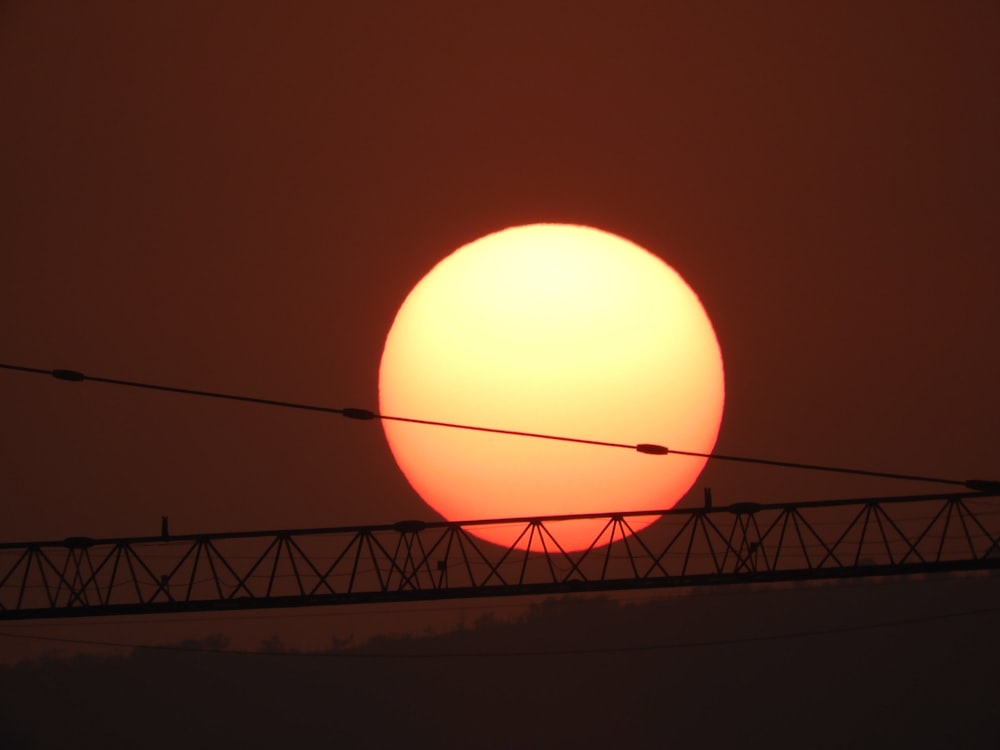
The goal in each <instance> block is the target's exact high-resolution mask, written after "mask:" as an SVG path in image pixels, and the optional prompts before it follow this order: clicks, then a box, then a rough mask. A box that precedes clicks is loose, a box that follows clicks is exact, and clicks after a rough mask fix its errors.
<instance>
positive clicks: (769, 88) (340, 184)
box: [0, 0, 1000, 540]
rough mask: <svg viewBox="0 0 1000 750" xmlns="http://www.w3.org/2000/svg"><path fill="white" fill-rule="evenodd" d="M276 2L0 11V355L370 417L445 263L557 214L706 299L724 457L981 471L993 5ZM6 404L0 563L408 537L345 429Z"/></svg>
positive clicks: (791, 486) (407, 495) (867, 488)
mask: <svg viewBox="0 0 1000 750" xmlns="http://www.w3.org/2000/svg"><path fill="white" fill-rule="evenodd" d="M292 5H294V9H289V8H287V7H285V5H284V4H274V3H247V2H232V3H202V2H192V3H183V2H171V3H132V2H98V3H76V2H65V3H44V4H39V3H33V2H7V3H4V4H3V6H2V9H0V101H2V102H3V116H2V117H0V191H2V195H0V248H2V249H0V259H2V261H0V320H2V325H0V361H3V362H10V363H16V364H25V365H30V366H37V367H45V368H49V367H71V368H76V369H80V370H83V371H85V372H87V373H88V374H92V375H103V376H110V377H119V378H126V379H135V380H148V381H153V382H162V383H167V384H172V385H178V386H186V387H193V388H203V389H209V390H225V391H232V392H237V393H242V394H248V395H258V396H265V397H270V398H277V399H287V400H294V401H304V402H312V403H320V404H327V405H331V406H367V407H373V406H375V405H376V396H377V392H376V387H377V383H376V375H377V367H378V362H379V356H380V353H381V347H382V343H383V340H384V337H385V334H386V332H387V331H388V328H389V326H390V324H391V322H392V319H393V316H394V314H395V311H396V309H397V307H398V306H399V304H400V303H401V302H402V300H403V298H404V297H405V295H406V294H407V292H408V291H409V289H410V288H411V287H412V286H413V285H414V284H415V283H416V282H417V281H418V280H419V278H420V277H421V276H422V275H423V274H424V273H425V272H426V271H427V270H429V269H430V268H431V266H432V265H433V264H434V263H436V262H437V261H438V260H439V259H440V258H442V257H443V256H444V255H446V254H447V253H449V252H450V251H451V250H452V249H454V248H456V247H457V246H459V245H460V244H463V243H465V242H467V241H470V240H472V239H474V238H476V237H478V236H481V235H483V234H486V233H488V232H491V231H494V230H497V229H500V228H502V227H505V226H509V225H512V224H518V223H526V222H534V221H566V222H580V223H586V224H591V225H594V226H597V227H601V228H604V229H607V230H610V231H614V232H617V233H619V234H622V235H624V236H626V237H628V238H630V239H632V240H634V241H636V242H639V243H640V244H643V245H645V246H646V247H648V248H649V249H651V250H653V251H654V252H656V253H658V254H659V255H661V256H662V257H663V258H664V259H665V260H666V261H667V262H668V263H670V264H671V265H673V266H674V267H675V268H677V269H678V270H679V271H680V272H681V273H682V274H683V275H684V276H685V277H686V278H687V280H688V281H689V282H690V283H691V285H692V286H693V287H694V288H695V289H696V290H697V291H698V293H699V294H700V295H701V297H702V300H703V302H704V304H705V306H706V308H707V310H708V312H709V314H710V316H711V317H712V318H713V320H714V323H715V325H716V329H717V332H718V336H719V339H720V343H721V346H722V350H723V356H724V359H725V363H726V370H727V380H728V383H727V385H728V402H727V409H726V413H725V416H724V419H723V426H722V432H721V435H720V440H719V444H718V450H720V451H721V452H724V453H734V454H745V455H753V456H766V457H771V458H780V459H787V460H801V461H808V462H817V463H835V464H837V463H839V464H846V465H849V466H858V467H862V468H874V469H883V470H888V471H900V472H907V473H918V474H931V475H941V476H946V477H956V478H959V479H964V478H968V477H971V476H985V477H992V478H998V477H1000V461H998V457H997V444H998V439H997V427H996V426H997V423H998V417H1000V397H998V395H997V388H996V384H997V383H998V382H1000V349H998V347H997V328H998V323H1000V313H998V311H997V297H996V289H997V278H998V275H1000V254H998V237H1000V210H998V209H1000V182H998V180H997V175H998V174H1000V141H998V139H997V133H1000V97H998V95H997V91H998V90H1000V87H998V85H997V84H998V72H1000V68H998V63H1000V47H998V46H997V44H996V40H997V39H998V38H1000V6H998V5H997V4H996V3H994V2H962V3H951V4H945V3H937V2H933V3H930V2H928V3H920V2H899V3H886V2H883V3H838V4H834V3H822V4H820V3H808V4H805V5H803V4H802V3H798V2H783V3H776V2H765V3H743V2H730V3H711V4H704V3H669V2H662V1H660V0H657V1H655V2H654V1H651V2H615V3H611V2H575V1H574V2H571V1H569V0H567V1H566V2H537V0H533V1H532V2H523V3H522V2H504V3H491V4H486V3H468V2H425V3H409V2H396V3H384V2H381V3H380V2H358V3H315V4H312V5H311V6H310V5H309V4H305V3H296V4H292ZM0 413H2V419H0V537H2V538H3V539H4V540H27V539H32V538H61V537H63V536H67V535H71V534H73V535H78V534H79V535H91V536H111V535H121V534H128V535H132V534H145V533H157V532H158V530H159V518H160V516H161V515H169V516H170V517H171V523H172V528H173V529H174V530H176V531H178V532H186V531H212V530H230V529H232V530H237V529H251V528H280V527H297V526H313V525H341V524H352V523H367V522H384V521H395V520H397V519H400V518H430V517H432V513H431V512H430V511H429V510H428V509H426V508H425V507H424V506H423V504H422V503H421V501H420V500H419V498H417V497H416V496H415V495H414V494H413V493H412V492H411V491H410V490H409V488H408V487H407V485H406V484H405V482H404V481H403V479H402V476H401V475H400V474H399V472H398V471H397V469H396V468H395V465H394V463H393V461H392V458H391V456H390V454H389V451H388V449H387V447H386V445H385V442H384V439H383V437H382V434H381V431H380V429H379V428H378V426H377V425H374V424H370V423H369V424H363V423H355V422H347V421H344V420H341V419H339V418H337V417H328V416H321V415H310V414H303V413H298V412H291V411H282V410H275V409H268V408H264V407H252V406H246V405H239V404H232V403H224V402H213V401H204V400H198V399H189V398H183V397H177V396H169V395H165V394H151V393H144V392H138V391H130V390H124V389H116V388H113V387H109V386H101V385H97V384H78V385H73V384H65V383H58V382H55V381H52V380H48V379H44V378H39V377H37V376H28V375H23V374H18V373H11V372H0ZM587 437H593V438H596V439H600V437H601V436H599V435H597V436H587ZM643 439H644V438H643V436H641V435H637V436H636V441H637V442H641V441H642V440H643ZM675 447H678V448H682V447H683V446H675ZM703 485H711V486H712V487H713V489H714V491H715V493H716V496H717V497H718V498H721V499H722V500H724V501H731V500H750V499H779V500H782V499H797V498H818V497H826V496H839V495H844V494H847V495H854V494H864V493H874V494H886V493H899V492H906V491H909V490H921V491H924V490H925V489H926V490H930V489H933V488H930V487H928V488H924V487H919V486H911V485H898V484H891V483H881V482H843V481H838V482H831V481H830V480H829V479H828V478H827V477H825V476H817V475H810V474H801V473H796V472H776V471H775V470H767V471H764V470H749V469H747V468H743V467H738V466H737V467H733V466H726V465H715V466H711V467H710V468H709V469H708V471H707V472H706V473H705V474H704V475H703V479H702V480H701V481H700V482H699V484H698V490H697V491H698V492H699V493H700V487H701V486H703ZM611 505H613V501H609V506H611ZM609 509H612V508H611V507H609Z"/></svg>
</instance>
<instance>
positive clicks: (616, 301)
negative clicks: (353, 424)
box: [379, 224, 724, 550]
mask: <svg viewBox="0 0 1000 750" xmlns="http://www.w3.org/2000/svg"><path fill="white" fill-rule="evenodd" d="M723 400H724V382H723V369H722V355H721V353H720V351H719V344H718V341H717V340H716V337H715V332H714V331H713V329H712V324H711V322H710V321H709V319H708V316H707V315H706V313H705V310H704V308H703V307H702V305H701V302H700V301H699V300H698V297H697V296H696V295H695V293H694V292H693V291H692V290H691V288H690V287H689V286H688V285H687V284H686V283H685V282H684V280H683V279H682V278H681V277H680V275H678V274H677V272H675V271H674V270H673V269H672V268H670V267H669V266H668V265H667V264H666V263H664V262H663V261H662V260H660V259H659V258H657V257H656V256H654V255H652V254H651V253H649V252H647V251H646V250H644V249H642V248H641V247H639V246H638V245H635V244H633V243H631V242H629V241H628V240H625V239H623V238H621V237H618V236H616V235H613V234H609V233H607V232H603V231H600V230H597V229H593V228H590V227H583V226H573V225H564V224H532V225H528V226H519V227H512V228H509V229H505V230H503V231H501V232H497V233H495V234H490V235H487V236H486V237H482V238H481V239H478V240H476V241H475V242H472V243H470V244H468V245H465V246H464V247H461V248H459V249H458V250H456V251H455V252H454V253H452V254H451V255H449V256H448V257H447V258H445V259H444V260H442V261H441V262H440V263H438V264H437V265H436V266H435V267H434V268H433V269H432V270H431V271H430V273H428V274H427V275H426V276H425V277H424V278H423V279H422V280H421V281H420V282H419V283H418V284H417V285H416V286H415V287H414V288H413V290H412V291H411V292H410V294H409V296H408V297H407V298H406V300H405V301H404V302H403V305H402V307H400V309H399V312H398V313H397V315H396V319H395V321H394V322H393V325H392V328H391V329H390V331H389V335H388V338H387V339H386V343H385V350H384V352H383V354H382V363H381V367H380V370H379V408H380V410H381V412H382V413H383V414H387V415H394V416H404V417H412V418H418V419H427V420H435V421H442V422H454V423H458V424H467V425H479V426H485V427H494V428H501V429H507V430H517V431H525V432H536V433H547V434H553V435H564V436H569V437H577V438H586V439H590V440H601V441H609V442H621V443H628V444H636V443H657V444H660V445H665V446H668V447H671V448H677V449H680V450H686V451H696V452H703V453H709V452H711V450H712V448H713V447H714V445H715V440H716V437H717V436H718V432H719V425H720V422H721V420H722V406H723ZM383 425H384V428H385V433H386V437H387V439H388V441H389V446H390V448H391V450H392V453H393V456H394V457H395V459H396V462H397V463H398V464H399V467H400V469H402V471H403V474H405V476H406V478H407V479H408V480H409V482H410V484H411V485H412V486H413V488H414V489H415V490H416V491H417V492H418V493H419V494H420V496H421V497H422V498H423V499H424V500H425V501H426V502H427V504H428V505H430V506H431V507H432V508H434V510H436V511H437V512H438V513H440V514H441V515H442V516H444V517H445V518H446V519H448V520H451V521H465V520H472V519H477V518H513V517H521V516H539V515H555V514H564V513H592V512H606V511H629V510H663V509H666V508H670V507H672V506H673V505H674V504H675V503H676V502H677V501H678V500H679V499H680V498H681V497H682V496H683V495H684V493H686V492H687V491H688V490H689V489H690V488H691V485H692V484H693V483H694V481H695V479H696V478H697V477H698V474H699V473H700V472H701V470H702V467H703V466H704V464H705V459H703V458H692V457H683V456H650V455H645V454H641V453H637V452H633V451H628V450H624V449H620V448H619V449H615V448H605V447H598V446H592V445H581V444H576V443H561V442H553V441H548V440H539V439H533V438H525V437H515V436H511V435H498V434H491V433H481V432H468V431H465V430H455V429H449V428H445V427H431V426H426V425H417V424H410V423H405V422H392V421H388V422H383ZM655 518H656V517H655V516H651V517H643V518H642V519H640V520H639V523H636V524H633V527H641V526H645V525H648V524H649V523H652V522H653V521H654V520H655ZM602 524H603V522H598V521H589V520H588V521H572V522H563V524H562V526H561V527H560V526H559V525H558V524H557V525H554V526H553V527H552V528H553V530H554V532H556V537H557V538H558V539H559V541H560V543H561V544H562V545H563V547H564V548H565V549H567V550H571V549H582V548H585V547H587V546H588V545H590V543H591V542H592V541H593V540H594V538H595V536H596V535H597V533H598V532H599V531H600V528H601V525H602ZM518 530H519V529H518V528H505V527H501V528H496V527H488V528H487V527H475V526H473V527H469V531H470V532H472V533H474V534H475V535H477V536H479V537H480V538H483V539H486V540H489V541H491V542H495V543H497V544H501V545H504V546H508V545H510V544H511V543H513V541H514V536H513V535H514V534H515V533H516V532H517V531H518ZM636 530H638V528H636ZM522 544H523V542H522Z"/></svg>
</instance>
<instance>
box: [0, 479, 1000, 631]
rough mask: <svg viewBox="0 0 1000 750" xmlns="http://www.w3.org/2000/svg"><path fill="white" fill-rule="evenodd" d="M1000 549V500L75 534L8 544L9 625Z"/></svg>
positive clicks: (899, 561) (943, 498)
mask: <svg viewBox="0 0 1000 750" xmlns="http://www.w3.org/2000/svg"><path fill="white" fill-rule="evenodd" d="M650 515H662V518H661V519H660V520H659V521H657V522H656V523H654V524H652V525H651V526H649V527H648V528H645V529H642V530H641V531H636V530H635V528H634V524H635V519H636V518H639V517H641V516H647V517H648V516H650ZM595 518H596V519H602V520H603V521H604V523H603V525H602V528H601V531H600V532H599V533H598V534H597V535H596V536H595V537H594V539H593V542H592V543H591V544H590V545H589V546H588V547H587V548H586V549H583V550H576V551H570V550H569V549H568V548H567V545H565V544H564V543H562V542H560V538H559V537H560V533H561V530H565V528H566V526H565V524H564V523H563V522H565V521H572V520H576V519H589V520H591V521H592V520H593V519H595ZM492 524H496V525H499V524H504V525H507V526H510V525H515V527H518V526H519V529H520V530H519V532H518V533H517V534H516V541H515V542H513V543H512V544H511V546H509V547H507V548H500V547H496V546H494V545H493V544H490V543H487V542H484V541H482V540H481V539H479V538H478V537H476V536H475V532H476V530H477V529H478V528H481V527H485V526H489V525H492ZM998 539H1000V498H998V496H996V495H993V494H984V493H962V494H947V495H921V496H907V497H888V498H868V499H850V500H832V501H815V502H804V503H788V504H756V503H741V504H736V505H730V506H723V507H717V508H709V507H706V508H695V509H673V510H667V511H662V512H658V513H653V512H651V511H648V510H646V511H636V512H629V513H608V514H585V515H576V516H550V517H543V518H515V519H500V520H495V521H470V522H461V523H447V522H433V523H423V522H417V521H407V522H401V523H397V524H388V525H378V526H359V527H345V528H326V529H298V530H284V531H266V532H247V533H240V532H235V533H220V534H199V535H181V536H159V537H135V538H123V539H90V538H83V537H74V538H69V539H64V540H61V541H52V542H31V543H6V544H0V620H12V619H30V618H43V617H73V616H81V617H82V616H94V615H105V614H129V613H134V614H139V613H154V612H183V611H204V610H234V609H252V608H268V607H291V606H310V605H331V604H354V603H362V602H373V603H374V602H390V601H401V600H426V599H443V598H459V597H473V596H504V595H519V594H532V593H560V592H576V591H600V590H612V589H629V588H656V587H668V586H696V585H705V584H710V585H717V584H723V583H740V582H765V581H786V580H800V579H819V578H836V577H848V576H868V575H902V574H909V573H926V572H935V571H948V570H976V569H988V568H997V567H1000V548H998Z"/></svg>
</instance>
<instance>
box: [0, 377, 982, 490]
mask: <svg viewBox="0 0 1000 750" xmlns="http://www.w3.org/2000/svg"><path fill="white" fill-rule="evenodd" d="M0 369H4V370H11V371H16V372H24V373H28V374H32V375H46V376H49V377H53V378H56V379H57V380H63V381H68V382H84V381H90V382H94V383H104V384H107V385H116V386H122V387H127V388H141V389H145V390H153V391H163V392H167V393H176V394H181V395H186V396H200V397H204V398H215V399H223V400H228V401H238V402H243V403H251V404H259V405H263V406H275V407H280V408H284V409H299V410H302V411H313V412H320V413H326V414H339V415H341V416H343V417H347V418H348V419H355V420H364V421H372V420H380V421H383V422H388V421H391V422H405V423H409V424H418V425H424V426H428V427H442V428H447V429H454V430H467V431H472V432H484V433H491V434H496V435H509V436H513V437H523V438H532V439H537V440H550V441H557V442H565V443H577V444H582V445H592V446H597V447H604V448H621V449H626V450H632V451H636V452H638V453H644V454H647V455H654V456H667V455H675V456H689V457H695V458H704V459H710V460H715V461H732V462H739V463H749V464H758V465H763V466H773V467H779V468H789V469H803V470H808V471H822V472H833V473H838V474H851V475H856V476H867V477H877V478H881V479H896V480H904V481H912V482H927V483H932V484H950V485H954V486H959V487H965V488H967V489H971V490H974V491H977V492H1000V482H997V481H992V480H982V479H965V480H962V479H949V478H945V477H931V476H923V475H916V474H901V473H896V472H885V471H872V470H867V469H854V468H848V467H843V466H829V465H823V464H812V463H799V462H795V461H779V460H774V459H766V458H755V457H749V456H736V455H731V454H722V453H710V452H701V451H687V450H679V449H676V448H669V447H667V446H664V445H659V444H657V443H621V442H613V441H606V440H592V439H588V438H580V437H571V436H566V435H553V434H549V433H542V432H530V431H524V430H509V429H503V428H498V427H488V426H482V425H468V424H459V423H455V422H444V421H438V420H432V419H418V418H415V417H407V416H399V415H390V414H379V413H378V412H376V411H373V410H371V409H364V408H357V407H331V406H321V405H317V404H305V403H300V402H294V401H283V400H278V399H269V398H259V397H255V396H243V395H239V394H234V393H225V392H221V391H206V390H201V389H195V388H181V387H177V386H169V385H161V384H157V383H147V382H141V381H135V380H123V379H121V378H109V377H100V376H95V375H85V374H84V373H82V372H80V371H79V370H70V369H65V368H56V369H52V370H49V369H44V368H39V367H28V366H24V365H14V364H4V363H0Z"/></svg>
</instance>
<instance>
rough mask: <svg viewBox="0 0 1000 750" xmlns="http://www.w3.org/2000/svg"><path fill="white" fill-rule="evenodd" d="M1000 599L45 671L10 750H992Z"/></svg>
mask: <svg viewBox="0 0 1000 750" xmlns="http://www.w3.org/2000/svg"><path fill="white" fill-rule="evenodd" d="M998 593H1000V576H985V575H984V576H972V577H963V578H959V577H944V576H937V577H933V578H929V579H927V580H925V581H913V580H906V581H901V580H900V581H881V582H874V581H862V582H847V583H840V584H822V585H799V586H788V587H766V588H750V587H745V586H739V587H730V588H714V589H696V590H693V592H692V593H689V594H687V595H681V596H673V597H670V598H664V599H657V600H653V601H647V602H643V603H620V602H618V601H615V600H613V599H610V598H599V597H598V598H588V597H565V598H559V599H552V600H548V601H546V602H544V603H542V604H538V605H534V606H532V607H531V608H530V609H529V610H528V612H527V614H526V615H525V616H524V617H523V618H520V619H518V620H517V621H513V622H508V621H503V620H499V619H495V618H493V617H491V616H489V615H487V616H484V617H482V618H481V619H480V620H478V621H477V622H475V623H474V624H472V625H471V626H467V627H464V628H462V629H459V630H456V631H454V632H450V633H443V634H433V635H400V636H392V637H380V638H375V639H372V640H371V641H369V642H367V643H364V644H360V645H350V644H340V645H338V646H337V647H335V648H334V649H331V650H330V651H329V652H327V653H324V654H299V653H295V652H289V651H287V650H286V649H285V648H284V646H283V645H282V643H281V641H280V640H279V639H278V638H276V637H275V638H273V639H270V640H268V641H266V642H265V643H263V644H261V652H260V653H253V654H245V653H227V652H225V651H224V650H223V651H221V652H220V651H219V649H225V647H226V645H227V639H226V637H225V636H224V635H222V634H214V635H209V636H206V638H205V639H201V640H198V641H189V642H186V643H184V644H175V648H173V649H154V648H140V649H136V650H135V651H134V652H133V653H132V654H131V655H129V656H117V657H100V656H92V655H88V656H77V657H74V658H71V659H48V660H39V661H34V662H28V663H22V664H18V665H14V666H5V667H0V747H3V748H12V749H13V748H33V749H34V748H46V749H47V748H78V747H79V748H84V747H88V748H89V747H98V746H99V747H101V748H109V749H113V748H139V747H142V748H151V749H156V748H164V749H166V748H170V749H171V750H173V749H175V748H178V747H185V748H223V747H226V748H228V747H234V748H257V747H261V748H263V747H269V748H273V747H291V748H309V747H345V748H369V747H370V748H376V747H378V748H382V747H430V748H460V747H462V748H465V747H484V748H515V747H517V748H521V747H526V748H591V747H593V748H597V747H601V748H608V747H613V748H619V747H620V748H632V747H674V748H702V747H704V748H709V747H721V748H727V747H739V748H741V750H742V749H743V748H895V747H899V748H904V747H905V748H935V749H937V748H969V749H974V748H990V749H991V750H992V749H994V748H996V747H997V737H998V736H1000V681H998V680H997V675H998V673H1000V672H998V670H1000V648H998V645H997V637H996V633H997V632H998V625H1000V613H998V612H996V611H993V612H986V611H984V610H988V609H993V608H994V607H997V606H1000V605H998V602H1000V598H998V596H997V595H998ZM976 612H978V614H974V613H976ZM952 615H954V616H952Z"/></svg>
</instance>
